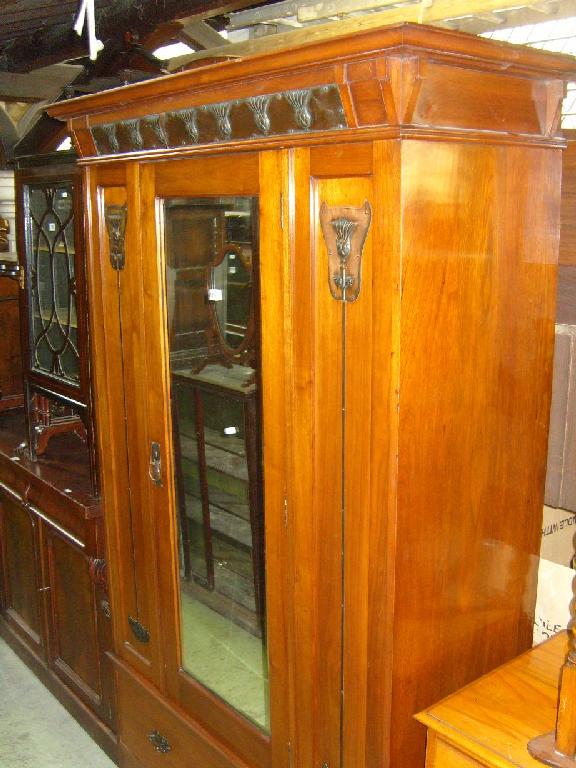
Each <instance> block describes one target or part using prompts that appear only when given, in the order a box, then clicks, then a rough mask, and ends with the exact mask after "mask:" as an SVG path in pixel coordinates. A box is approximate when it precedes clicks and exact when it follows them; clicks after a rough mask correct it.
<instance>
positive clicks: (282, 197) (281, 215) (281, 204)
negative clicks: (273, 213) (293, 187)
mask: <svg viewBox="0 0 576 768" xmlns="http://www.w3.org/2000/svg"><path fill="white" fill-rule="evenodd" d="M280 229H284V195H283V194H282V192H280Z"/></svg>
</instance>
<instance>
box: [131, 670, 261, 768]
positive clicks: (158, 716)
mask: <svg viewBox="0 0 576 768" xmlns="http://www.w3.org/2000/svg"><path fill="white" fill-rule="evenodd" d="M116 678H117V684H118V715H119V725H120V741H121V742H122V745H123V747H124V748H125V749H126V750H127V751H128V752H129V753H130V754H131V755H132V756H133V757H135V758H136V759H137V760H139V761H140V762H141V763H142V766H143V768H245V766H246V764H245V763H244V762H242V761H240V760H238V759H237V758H235V757H234V756H233V755H232V754H231V753H229V752H227V751H226V750H225V749H222V748H221V747H219V746H218V745H217V743H216V742H215V741H214V739H213V738H212V737H211V736H210V735H209V734H208V733H207V732H206V731H204V730H203V729H202V728H200V727H198V726H197V725H195V724H194V723H193V722H192V721H191V720H188V718H185V717H184V716H182V715H180V714H179V713H178V712H176V711H175V710H174V709H173V708H172V707H171V706H170V705H169V704H168V703H167V702H166V701H165V700H163V699H162V697H161V695H160V694H159V693H158V692H157V691H156V690H155V689H154V688H152V686H150V685H149V684H148V683H145V682H144V681H143V680H142V679H141V678H138V677H136V675H134V674H133V673H132V672H130V670H129V669H128V668H127V667H125V666H124V665H123V664H121V663H120V662H118V660H116Z"/></svg>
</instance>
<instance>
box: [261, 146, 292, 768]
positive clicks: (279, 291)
mask: <svg viewBox="0 0 576 768" xmlns="http://www.w3.org/2000/svg"><path fill="white" fill-rule="evenodd" d="M288 198H289V194H288V153H287V152H265V153H262V154H261V155H260V201H261V204H260V284H261V286H266V288H265V290H261V291H260V324H261V328H266V329H267V332H266V333H265V334H262V340H261V345H262V346H261V368H262V412H263V414H264V418H263V425H262V427H263V444H264V448H263V454H264V455H263V463H264V502H265V510H264V515H265V553H266V626H267V643H268V658H269V661H268V673H269V682H270V688H269V696H270V731H271V733H272V738H271V740H270V746H271V755H270V757H271V765H272V766H273V768H281V767H282V766H285V765H287V763H288V760H289V754H288V748H287V745H288V744H289V742H290V740H291V730H290V690H291V677H292V664H293V662H292V658H293V656H294V653H295V648H294V647H293V643H292V623H291V617H292V615H293V600H294V596H293V595H292V592H291V585H292V583H293V582H292V579H291V575H292V573H293V561H292V559H291V558H292V557H293V556H294V553H293V552H292V550H291V546H290V541H289V537H288V531H287V526H286V520H285V501H286V461H287V457H286V452H287V440H286V437H287V436H286V435H284V434H283V435H279V432H278V425H279V424H285V423H286V419H287V414H286V410H285V409H286V401H285V397H286V390H287V387H288V379H287V374H286V357H285V354H284V350H285V347H284V345H283V344H278V339H284V338H288V336H289V330H288V329H289V328H290V316H289V314H288V313H289V309H290V295H289V281H290V264H289V261H288V259H286V258H284V259H280V258H278V254H281V253H287V252H288V236H289V229H288V227H286V226H285V227H283V228H282V227H281V226H280V222H282V221H288V218H289V216H288V208H287V204H288Z"/></svg>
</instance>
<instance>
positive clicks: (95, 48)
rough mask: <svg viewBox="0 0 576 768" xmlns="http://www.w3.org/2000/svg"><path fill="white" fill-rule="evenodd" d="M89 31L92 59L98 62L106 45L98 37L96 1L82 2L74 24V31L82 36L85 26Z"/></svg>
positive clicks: (89, 46)
mask: <svg viewBox="0 0 576 768" xmlns="http://www.w3.org/2000/svg"><path fill="white" fill-rule="evenodd" d="M85 23H86V27H87V30H88V51H89V53H90V59H91V60H92V61H95V60H96V57H97V56H98V54H99V53H100V51H101V50H102V49H103V48H104V43H103V42H102V41H101V40H98V38H97V37H96V14H95V11H94V0H82V2H81V5H80V9H79V11H78V16H77V17H76V21H75V22H74V31H75V32H76V34H77V35H81V34H82V32H83V30H84V24H85Z"/></svg>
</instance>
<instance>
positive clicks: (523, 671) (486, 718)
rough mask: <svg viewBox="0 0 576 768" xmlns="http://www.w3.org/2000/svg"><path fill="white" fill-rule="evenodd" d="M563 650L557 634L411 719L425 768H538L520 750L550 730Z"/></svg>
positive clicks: (563, 639)
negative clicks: (421, 738)
mask: <svg viewBox="0 0 576 768" xmlns="http://www.w3.org/2000/svg"><path fill="white" fill-rule="evenodd" d="M566 647H567V636H566V633H565V632H561V633H560V634H558V635H556V636H555V637H553V638H552V639H550V640H547V641H546V642H545V643H542V644H541V645H538V646H536V647H535V648H533V649H532V650H530V651H528V652H527V653H524V654H522V656H518V658H516V659H514V660H513V661H511V662H509V663H508V664H505V665H504V666H502V667H499V668H498V669H496V670H495V671H494V672H491V673H489V674H488V675H485V676H484V677H481V678H480V679H479V680H477V681H476V682H474V683H471V684H470V685H468V686H467V687H466V688H463V689H462V690H460V691H458V692H457V693H454V694H452V695H451V696H448V697H447V698H446V699H444V700H443V701H441V702H440V703H438V704H435V705H434V706H432V707H430V708H429V709H427V710H425V711H424V712H421V713H420V714H419V715H417V716H416V719H417V720H419V721H420V722H421V723H423V724H424V725H425V726H427V728H428V745H427V750H426V768H472V767H473V766H490V767H491V768H492V767H494V768H510V766H519V767H520V768H542V763H539V762H538V761H536V760H534V759H533V758H532V757H530V755H529V754H528V751H527V749H526V745H527V743H528V741H529V740H530V739H531V738H533V737H534V736H537V735H539V734H541V733H546V732H548V731H552V730H553V729H554V726H555V722H556V703H557V699H558V678H559V673H560V667H561V666H562V663H563V661H564V655H565V652H566Z"/></svg>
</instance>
